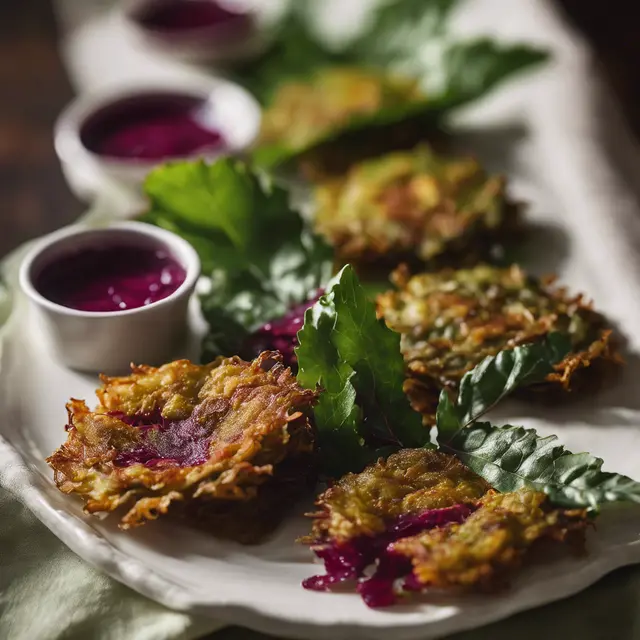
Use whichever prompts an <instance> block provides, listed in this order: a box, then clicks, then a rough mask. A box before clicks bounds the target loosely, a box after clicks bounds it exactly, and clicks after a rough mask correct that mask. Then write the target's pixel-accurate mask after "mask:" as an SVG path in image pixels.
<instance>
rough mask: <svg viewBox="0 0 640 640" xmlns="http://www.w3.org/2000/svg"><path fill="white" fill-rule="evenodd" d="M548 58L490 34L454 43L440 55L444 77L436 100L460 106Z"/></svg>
mask: <svg viewBox="0 0 640 640" xmlns="http://www.w3.org/2000/svg"><path fill="white" fill-rule="evenodd" d="M548 59H549V54H548V53H547V52H546V51H544V50H542V49H537V48H535V47H531V46H528V45H523V44H513V45H509V44H501V43H499V42H496V41H494V40H492V39H489V38H480V39H477V40H471V41H468V42H458V43H454V44H453V45H451V46H448V47H447V48H446V50H445V51H444V52H443V55H442V57H441V68H440V69H439V71H440V74H441V77H442V78H443V79H444V81H443V84H442V87H441V88H440V92H439V94H438V95H437V96H435V98H434V101H435V102H437V103H438V104H439V108H440V109H441V110H443V111H446V110H450V109H453V108H456V107H460V106H462V105H464V104H467V103H470V102H473V101H475V100H478V99H480V98H482V97H484V96H485V95H487V94H488V93H490V92H491V91H493V90H494V89H495V88H496V87H498V86H499V85H500V84H502V83H503V82H506V81H507V80H508V79H509V78H511V77H513V76H515V75H519V74H521V73H522V72H524V71H526V70H528V69H532V68H534V67H536V66H538V65H540V64H542V63H543V62H546V61H547V60H548ZM427 87H428V79H427Z"/></svg>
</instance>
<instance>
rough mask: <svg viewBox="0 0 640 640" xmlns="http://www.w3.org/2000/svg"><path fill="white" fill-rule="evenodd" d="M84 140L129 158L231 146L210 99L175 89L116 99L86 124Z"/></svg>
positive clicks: (108, 153) (187, 153) (101, 151)
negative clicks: (176, 91)
mask: <svg viewBox="0 0 640 640" xmlns="http://www.w3.org/2000/svg"><path fill="white" fill-rule="evenodd" d="M80 139H81V140H82V143H83V144H84V146H85V147H86V148H87V149H89V151H92V152H93V153H96V154H98V155H101V156H107V157H111V158H118V159H125V160H132V159H140V160H162V159H165V158H176V157H186V156H190V155H193V154H196V153H198V152H202V151H204V150H220V149H223V148H224V147H225V141H224V138H223V136H222V134H221V133H220V131H219V129H218V128H217V126H216V125H215V122H214V118H213V115H212V112H211V109H210V105H209V103H208V102H207V101H206V100H203V99H201V98H198V97H195V96H187V95H180V94H173V93H149V94H147V95H140V96H136V97H131V98H125V99H122V100H120V101H117V102H114V103H113V104H111V105H108V106H106V107H104V108H103V109H101V110H99V111H97V112H96V113H95V114H93V115H92V116H91V117H89V118H88V119H87V120H86V121H85V122H84V124H83V125H82V127H81V131H80Z"/></svg>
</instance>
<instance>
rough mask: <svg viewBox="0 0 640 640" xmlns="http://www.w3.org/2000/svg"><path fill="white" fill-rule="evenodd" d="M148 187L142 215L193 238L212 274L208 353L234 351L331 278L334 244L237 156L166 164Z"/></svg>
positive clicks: (207, 298)
mask: <svg viewBox="0 0 640 640" xmlns="http://www.w3.org/2000/svg"><path fill="white" fill-rule="evenodd" d="M186 177H190V178H189V179H188V180H187V179H186ZM194 177H195V178H194ZM192 179H195V185H194V184H193V181H192ZM145 189H146V191H147V193H148V195H149V198H150V200H151V207H150V209H149V210H148V211H147V212H146V213H145V214H144V215H143V216H142V219H143V220H145V221H147V222H150V223H152V224H156V225H158V226H161V227H163V228H165V229H169V230H170V231H173V232H174V233H177V234H178V235H180V236H182V237H183V238H185V239H186V240H187V241H188V242H190V243H191V244H192V246H193V247H194V248H195V249H196V251H197V252H198V255H199V256H200V260H201V262H202V265H203V273H204V274H205V275H207V276H209V277H210V279H211V287H210V291H209V293H206V294H203V295H202V296H201V303H202V312H203V315H204V317H205V320H206V321H207V322H208V323H209V326H210V328H211V329H210V332H209V334H208V335H207V336H206V338H205V340H204V344H203V349H204V353H203V359H205V360H210V359H211V358H213V357H214V356H217V355H235V354H237V353H238V351H239V349H240V346H241V345H242V343H243V342H244V340H245V339H246V337H247V336H248V335H249V333H251V332H252V331H254V330H255V329H257V328H258V327H260V326H261V325H263V324H265V323H266V322H269V321H270V320H274V319H276V318H278V317H281V316H282V315H284V314H285V313H286V311H287V310H288V309H289V307H291V306H293V305H295V304H298V303H300V302H304V301H305V300H308V299H309V298H310V297H311V296H313V295H314V294H315V293H316V291H317V290H318V288H320V287H322V286H324V285H325V284H326V282H327V281H328V280H329V278H330V277H331V272H332V267H333V251H332V250H331V248H330V247H329V246H328V245H327V244H326V243H325V242H324V241H323V240H322V239H321V238H319V237H317V236H315V235H314V234H312V233H311V232H310V230H309V229H308V228H307V227H306V226H305V224H304V222H303V220H302V218H301V217H300V215H299V214H298V212H297V211H295V210H294V209H293V208H292V207H291V205H290V203H289V194H288V192H287V191H285V190H284V189H282V188H280V187H278V186H276V185H275V184H274V183H273V182H272V181H271V180H270V179H268V178H267V177H265V176H262V175H259V174H256V173H253V172H252V171H250V170H249V169H248V168H247V166H246V165H245V164H243V163H242V162H240V161H237V160H228V159H223V160H218V161H216V162H215V163H214V164H212V165H206V164H204V163H202V162H199V161H198V162H181V163H175V164H172V165H167V166H165V167H162V168H160V169H158V170H156V171H154V172H153V173H152V174H151V176H150V178H149V180H148V181H147V183H146V185H145ZM208 194H214V195H215V198H209V197H208ZM192 195H193V197H191V196H192ZM214 200H215V206H213V204H212V202H213V201H214ZM236 215H238V220H242V221H243V222H242V225H238V224H237V220H236V219H235V216H236Z"/></svg>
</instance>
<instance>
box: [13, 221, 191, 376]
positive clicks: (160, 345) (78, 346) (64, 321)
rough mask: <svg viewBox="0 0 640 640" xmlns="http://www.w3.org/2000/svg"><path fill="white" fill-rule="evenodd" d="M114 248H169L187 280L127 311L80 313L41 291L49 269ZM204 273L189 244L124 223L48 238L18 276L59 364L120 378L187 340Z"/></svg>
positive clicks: (168, 354) (63, 231)
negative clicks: (191, 303) (190, 314)
mask: <svg viewBox="0 0 640 640" xmlns="http://www.w3.org/2000/svg"><path fill="white" fill-rule="evenodd" d="M114 245H115V246H123V245H125V246H126V245H130V246H135V247H152V248H155V247H161V248H164V249H166V250H167V251H168V253H169V254H170V255H171V256H172V257H173V259H174V260H176V261H177V262H178V263H179V264H180V265H181V266H182V268H183V269H184V270H185V280H184V282H183V283H182V284H181V285H180V286H179V287H178V288H177V289H176V290H175V291H174V292H173V293H172V294H171V295H169V296H168V297H166V298H163V299H161V300H158V301H156V302H153V303H151V304H148V305H146V306H143V307H138V308H136V309H126V310H123V311H100V312H93V311H80V310H77V309H72V308H69V307H65V306H62V305H60V304H57V303H55V302H52V301H51V300H49V299H47V298H46V297H45V296H43V295H42V294H41V293H40V292H39V291H38V290H37V288H36V280H37V278H38V275H39V274H40V273H42V271H43V269H46V267H47V265H49V264H53V263H55V262H56V260H58V259H59V258H62V257H64V256H68V255H70V254H73V253H78V252H80V251H82V250H83V249H89V248H96V247H109V246H114ZM199 275H200V261H199V259H198V255H197V254H196V252H195V251H194V249H193V247H192V246H191V245H190V244H189V243H188V242H186V241H185V240H183V239H182V238H180V237H178V236H177V235H175V234H173V233H171V232H169V231H165V230H164V229H159V228H158V227H154V226H152V225H149V224H145V223H142V222H123V223H119V224H115V225H112V226H110V227H106V228H101V229H78V228H74V227H69V228H66V229H61V230H60V231H57V232H55V233H52V234H51V235H49V236H46V237H45V238H43V239H42V240H41V241H39V242H38V243H36V245H35V246H34V247H33V248H32V249H31V251H29V253H28V254H27V255H26V256H25V258H24V260H23V262H22V264H21V266H20V274H19V278H20V286H21V288H22V290H23V291H24V293H25V294H26V295H27V297H28V298H29V300H30V303H31V305H32V307H33V309H34V311H35V313H36V314H37V318H36V320H37V321H38V322H39V323H40V326H41V327H42V329H43V330H44V332H45V334H46V338H47V342H48V344H49V346H50V348H51V349H52V351H53V353H54V355H55V356H56V358H57V359H58V360H59V361H61V362H62V363H63V364H64V365H66V366H67V367H69V368H71V369H77V370H79V371H90V372H96V371H100V372H104V373H108V374H118V373H125V372H127V371H128V370H129V366H130V364H131V363H134V364H151V365H158V364H162V363H164V362H167V361H168V360H169V359H171V357H172V356H173V355H174V354H175V352H176V350H177V349H178V348H179V347H180V346H181V343H182V341H183V339H184V338H185V337H186V334H187V331H188V329H187V311H188V304H189V299H190V297H191V295H192V293H193V291H194V288H195V286H196V282H197V280H198V277H199Z"/></svg>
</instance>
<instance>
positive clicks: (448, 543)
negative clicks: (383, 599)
mask: <svg viewBox="0 0 640 640" xmlns="http://www.w3.org/2000/svg"><path fill="white" fill-rule="evenodd" d="M588 524H589V521H588V519H587V514H586V510H583V509H574V510H570V511H567V510H563V509H555V508H553V507H552V506H551V505H550V503H549V499H548V498H547V496H546V495H545V494H544V493H541V492H538V491H533V490H528V489H522V490H520V491H516V492H514V493H504V494H499V493H494V492H491V493H489V494H488V495H487V496H485V497H484V498H483V499H482V500H481V501H480V503H479V505H478V509H477V511H475V512H474V513H472V514H471V515H470V516H469V517H468V518H467V519H466V520H465V521H464V522H463V523H461V524H457V523H454V524H449V525H447V526H445V527H442V528H438V529H431V530H430V531H426V532H425V533H422V534H420V535H417V536H414V537H411V538H405V539H403V540H400V541H398V542H395V543H393V544H392V545H391V547H390V551H391V552H392V553H397V554H400V555H402V556H406V557H407V558H409V559H410V560H411V564H412V567H413V573H412V576H413V580H412V584H411V587H412V588H413V589H416V588H420V587H435V588H452V587H464V588H471V587H473V588H478V589H481V590H487V589H488V590H492V589H495V588H496V587H500V586H503V585H504V582H505V579H506V578H507V577H508V576H509V574H510V573H512V572H513V570H514V569H516V568H517V567H518V566H519V565H520V564H521V563H522V561H523V559H524V558H525V556H526V554H527V553H528V552H529V551H530V550H531V549H532V547H533V546H534V545H536V544H539V543H541V542H543V541H546V542H559V543H564V544H566V545H568V546H569V547H571V548H572V549H573V550H574V551H575V552H583V551H584V544H585V531H586V528H587V526H588Z"/></svg>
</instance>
